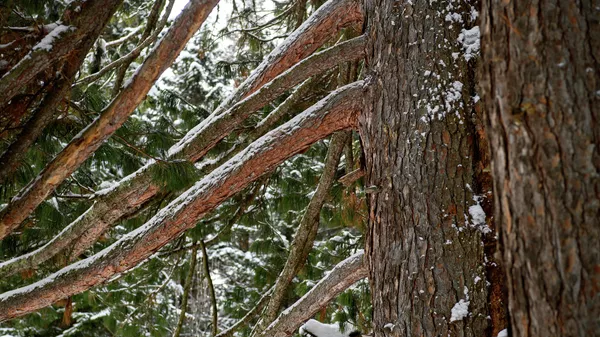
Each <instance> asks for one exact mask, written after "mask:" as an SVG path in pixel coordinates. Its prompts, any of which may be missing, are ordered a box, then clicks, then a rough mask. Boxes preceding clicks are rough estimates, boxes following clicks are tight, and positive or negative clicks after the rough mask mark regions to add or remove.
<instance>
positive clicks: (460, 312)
mask: <svg viewBox="0 0 600 337" xmlns="http://www.w3.org/2000/svg"><path fill="white" fill-rule="evenodd" d="M469 303H470V302H469V301H465V300H462V299H461V300H460V301H458V303H456V304H454V307H452V316H451V317H450V322H454V321H460V320H462V319H463V318H465V317H467V316H468V315H469Z"/></svg>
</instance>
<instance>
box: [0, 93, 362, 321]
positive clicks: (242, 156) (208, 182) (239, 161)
mask: <svg viewBox="0 0 600 337" xmlns="http://www.w3.org/2000/svg"><path fill="white" fill-rule="evenodd" d="M363 93H364V82H362V81H359V82H355V83H352V84H349V85H347V86H345V87H342V88H340V89H338V90H336V91H334V92H333V93H331V94H330V95H329V96H327V97H326V98H325V99H323V100H321V101H319V102H318V103H317V104H315V105H314V106H313V107H311V108H310V109H308V110H306V111H305V112H303V113H302V114H300V115H298V116H296V117H295V118H293V119H292V120H290V121H288V122H287V123H285V124H283V125H281V126H280V127H278V128H277V129H275V130H273V131H271V132H269V133H268V134H266V135H265V136H263V137H261V138H260V139H258V140H257V141H256V142H254V143H252V144H251V145H250V146H249V147H248V148H246V149H245V150H244V151H242V152H240V153H239V154H238V155H237V156H236V157H234V158H232V159H231V160H229V161H228V162H227V163H225V164H224V165H223V166H221V167H220V168H219V169H217V170H215V171H213V172H211V173H210V174H209V175H207V176H206V177H204V178H203V179H202V180H200V181H199V182H198V183H196V184H195V185H194V186H193V187H191V188H190V189H188V190H187V191H186V192H185V193H183V194H181V195H180V196H179V197H177V198H176V199H175V200H173V201H172V202H171V203H170V204H169V205H168V206H166V207H165V208H163V209H162V210H161V211H160V212H158V213H157V214H156V215H155V216H154V217H153V218H152V219H150V220H149V221H148V222H146V224H144V225H143V226H141V227H139V228H137V229H136V230H134V231H132V232H130V233H128V234H127V235H125V236H124V237H122V238H121V239H119V240H118V241H117V242H115V243H114V244H112V245H111V246H109V247H107V248H106V249H104V250H102V251H101V252H99V253H98V254H96V255H93V256H91V257H89V258H87V259H84V260H81V261H79V262H77V263H74V264H72V265H70V266H68V267H66V268H63V269H62V270H60V271H58V272H56V273H54V274H52V275H50V276H48V277H47V278H45V279H42V280H40V281H38V282H36V283H34V284H32V285H29V286H26V287H23V288H19V289H15V290H12V291H9V292H6V293H4V294H0V322H1V321H5V320H7V319H11V318H15V317H18V316H22V315H24V314H27V313H30V312H33V311H36V310H38V309H40V308H43V307H45V306H47V305H49V304H51V303H54V302H55V301H57V300H58V299H61V298H65V297H68V296H71V295H73V294H77V293H80V292H82V291H85V290H87V289H89V288H91V287H93V286H94V285H96V284H99V283H101V282H105V281H107V280H109V279H110V278H111V277H112V276H114V275H116V274H119V273H122V272H124V271H126V270H129V269H131V268H133V267H135V266H136V265H138V264H139V263H141V262H142V261H143V260H145V259H146V258H148V257H149V256H150V255H152V254H153V253H155V252H156V251H158V250H159V249H160V248H161V247H162V246H164V245H165V244H167V243H168V242H169V241H171V240H173V239H175V238H177V237H178V236H179V235H181V234H182V233H183V232H184V231H185V230H187V229H189V228H191V227H193V226H194V225H195V224H196V223H197V221H198V219H199V218H201V217H202V216H204V215H205V214H206V213H208V212H210V211H212V210H213V209H215V208H216V207H217V206H218V205H219V204H221V203H222V202H223V201H225V200H226V199H227V198H229V197H231V196H232V195H234V194H236V193H237V192H238V191H240V190H241V189H243V188H244V187H245V186H247V185H248V184H249V183H251V182H253V181H255V180H257V179H258V178H259V177H260V176H262V175H264V174H265V173H267V172H270V171H271V170H273V169H275V168H276V167H277V166H278V165H279V164H280V163H282V162H283V161H285V160H286V159H288V158H290V157H291V156H293V155H295V154H297V153H300V152H302V151H304V150H305V149H306V148H308V147H309V146H310V145H311V144H313V143H314V142H316V141H318V140H320V139H323V138H324V137H326V136H327V135H329V134H331V133H333V132H335V131H339V130H343V129H348V128H353V127H355V126H356V123H357V117H358V114H359V112H360V110H361V109H362V96H363Z"/></svg>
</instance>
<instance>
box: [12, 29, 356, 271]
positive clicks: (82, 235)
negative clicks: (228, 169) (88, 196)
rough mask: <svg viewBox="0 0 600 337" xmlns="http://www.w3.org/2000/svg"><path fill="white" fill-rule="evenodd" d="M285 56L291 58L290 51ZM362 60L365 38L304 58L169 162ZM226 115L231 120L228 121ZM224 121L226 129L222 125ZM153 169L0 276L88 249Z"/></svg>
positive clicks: (120, 186) (128, 206) (137, 197)
mask: <svg viewBox="0 0 600 337" xmlns="http://www.w3.org/2000/svg"><path fill="white" fill-rule="evenodd" d="M288 52H289V53H295V51H294V50H289V51H288ZM363 55H364V37H362V36H361V37H358V38H355V39H352V40H349V41H347V42H344V43H341V44H338V45H336V46H333V47H331V48H329V49H326V50H324V51H322V52H320V53H317V54H315V55H312V56H310V57H308V58H307V59H305V60H303V61H301V62H300V63H298V64H297V65H295V66H294V67H292V68H291V69H289V70H287V71H286V72H284V73H283V74H281V75H279V76H277V77H276V78H275V79H273V80H272V81H271V82H269V83H267V84H266V85H265V86H264V87H263V88H261V89H260V90H259V91H257V92H255V93H254V94H252V95H250V96H248V97H247V98H246V99H245V100H244V101H243V102H240V103H238V104H236V105H234V106H233V107H232V108H231V109H229V110H228V111H226V112H224V113H222V114H221V117H220V118H216V117H215V118H213V119H210V117H209V118H208V119H210V120H211V121H212V122H211V123H208V124H205V123H201V124H200V125H203V127H202V128H199V129H198V130H196V131H193V130H192V131H190V132H189V133H188V135H189V134H192V133H193V135H192V136H190V138H189V142H188V143H186V144H185V145H183V146H182V145H175V146H173V147H172V148H171V150H170V151H169V152H172V156H171V157H170V158H181V157H183V158H184V159H186V160H189V161H195V160H197V159H199V158H200V157H201V156H202V154H204V153H206V152H207V151H208V150H210V149H211V148H212V146H214V144H215V143H216V140H215V139H217V140H218V139H221V138H222V137H224V136H225V135H227V133H229V132H230V131H231V130H232V129H233V128H235V127H236V126H237V125H239V123H241V122H242V121H243V120H244V119H245V118H247V116H249V115H250V114H252V113H253V112H254V111H256V110H258V109H260V108H262V107H263V106H265V105H266V104H268V103H269V102H270V101H271V100H272V99H274V98H276V97H278V96H279V95H281V94H282V93H284V92H285V91H287V90H289V89H290V88H292V87H293V86H295V85H297V84H299V83H301V82H302V81H304V80H306V79H307V78H309V77H311V76H313V75H316V74H318V73H320V72H322V71H324V70H326V69H329V68H331V67H335V66H337V64H338V63H341V62H348V61H351V60H357V59H360V58H362V57H363ZM213 115H214V114H213ZM228 116H232V117H231V118H228ZM226 122H227V123H229V124H228V125H225V126H224V123H226ZM216 130H219V132H217V131H216ZM180 146H182V147H180ZM154 165H157V163H155V162H154V161H150V162H149V163H148V164H147V165H145V166H144V167H142V168H140V169H139V170H137V171H136V172H134V173H132V174H130V175H129V176H127V177H125V178H123V179H121V181H119V182H118V183H117V184H115V185H114V186H112V187H111V188H110V189H108V190H105V191H103V192H101V193H98V198H96V199H95V203H94V204H93V205H92V206H91V207H90V208H89V209H88V210H87V211H86V212H85V213H84V214H83V215H82V216H80V217H78V218H77V219H75V220H74V221H73V222H71V224H69V225H68V226H67V227H66V228H65V229H64V230H63V231H61V232H60V233H59V234H58V235H57V236H56V237H54V238H53V239H52V240H51V241H50V242H48V243H47V244H45V245H44V246H42V247H40V248H39V249H37V250H35V251H33V252H31V253H28V254H26V255H23V256H20V257H17V258H15V259H12V260H9V261H5V262H2V263H0V276H7V275H11V274H14V273H17V272H20V271H22V270H25V269H29V268H34V267H36V266H37V265H39V264H41V263H43V262H44V261H46V260H48V259H49V258H51V257H52V256H54V255H56V254H57V253H58V252H60V251H62V250H63V249H64V248H65V247H67V246H69V245H71V244H72V243H73V242H74V241H75V240H77V243H76V244H75V245H74V252H75V253H78V252H81V251H83V250H85V249H87V248H89V247H90V246H91V245H92V244H94V242H96V240H97V238H98V237H100V235H101V234H102V233H104V231H105V230H106V229H107V228H109V227H110V226H111V225H112V224H113V223H114V222H115V221H117V220H118V219H120V218H121V217H123V216H125V215H127V214H130V213H132V212H134V211H135V210H137V209H138V208H139V207H140V205H142V204H144V203H145V202H147V201H148V200H150V199H151V198H152V197H154V196H155V195H156V194H157V193H158V191H159V190H160V187H159V186H157V185H156V184H155V183H153V182H152V178H151V171H152V167H153V166H154ZM74 255H76V254H74Z"/></svg>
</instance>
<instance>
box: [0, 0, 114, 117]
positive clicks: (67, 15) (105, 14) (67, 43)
mask: <svg viewBox="0 0 600 337" xmlns="http://www.w3.org/2000/svg"><path fill="white" fill-rule="evenodd" d="M122 2H123V0H107V1H73V2H72V3H70V4H69V6H68V7H67V8H66V9H65V11H64V13H63V15H62V18H61V21H62V24H61V25H58V26H57V27H56V28H54V30H53V31H51V32H50V33H49V34H48V35H46V36H45V37H44V38H43V39H42V40H41V41H40V42H39V43H38V44H37V45H35V46H34V47H33V49H32V50H31V51H30V52H29V54H27V56H26V57H24V58H22V59H21V61H19V63H17V64H16V65H15V66H14V67H13V68H12V69H10V71H9V72H8V73H6V74H4V76H2V78H0V92H1V93H2V95H0V108H1V107H3V106H5V105H6V103H8V102H9V101H10V100H11V99H12V98H13V97H14V96H15V95H16V94H17V93H18V92H19V91H20V90H21V89H22V88H24V87H25V86H27V85H28V84H29V83H30V82H31V81H33V80H34V79H35V76H36V75H37V74H39V73H41V72H43V71H45V70H46V69H48V67H50V66H51V65H53V64H55V63H56V62H58V61H60V60H61V59H62V58H64V57H65V56H66V55H68V54H69V53H71V52H72V51H74V50H75V49H77V48H79V47H78V45H79V43H80V42H81V41H82V40H83V39H87V38H88V37H93V36H98V34H99V32H101V31H102V29H103V28H104V25H105V24H106V22H108V19H110V17H112V15H113V13H114V12H115V11H116V10H117V7H119V5H120V4H121V3H122ZM88 49H89V48H88Z"/></svg>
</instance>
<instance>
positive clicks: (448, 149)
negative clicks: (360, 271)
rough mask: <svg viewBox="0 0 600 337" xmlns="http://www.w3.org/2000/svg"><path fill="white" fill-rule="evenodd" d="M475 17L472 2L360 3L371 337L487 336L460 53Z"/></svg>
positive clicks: (468, 86)
mask: <svg viewBox="0 0 600 337" xmlns="http://www.w3.org/2000/svg"><path fill="white" fill-rule="evenodd" d="M473 10H475V8H473V7H471V6H470V5H468V4H466V3H465V2H460V3H459V2H453V1H437V2H434V1H428V0H413V1H394V0H366V1H365V18H366V19H367V20H366V21H367V32H366V33H365V35H367V36H368V37H369V43H368V46H367V54H366V55H367V59H366V62H367V79H368V80H369V81H370V84H371V86H370V91H369V93H368V95H367V97H366V101H365V104H364V106H365V111H364V113H363V115H362V116H361V118H360V128H359V129H360V133H361V138H362V143H363V146H364V154H365V159H366V163H365V165H366V167H365V169H366V181H365V186H366V192H367V193H368V194H367V201H368V206H369V228H368V231H367V237H366V252H365V253H366V254H365V256H366V258H367V263H368V268H369V281H370V284H371V291H372V294H373V295H372V296H373V298H372V301H373V309H374V312H373V328H374V335H375V336H376V337H380V336H387V337H389V336H411V337H412V336H444V337H445V336H489V335H491V333H492V331H491V328H490V323H489V322H488V315H489V305H488V298H487V297H488V289H487V286H486V275H485V262H484V247H483V242H482V232H489V231H490V229H489V228H488V226H487V224H486V220H489V219H486V217H485V214H482V212H481V207H480V206H479V202H480V201H477V200H479V199H480V198H482V199H484V198H486V197H487V195H488V193H487V192H488V191H487V190H485V189H484V188H485V185H482V184H481V182H480V179H481V177H480V176H479V175H478V172H479V171H480V170H479V169H478V168H479V166H480V164H481V163H479V162H478V160H479V158H480V156H479V155H478V153H479V151H481V149H479V148H478V145H479V143H478V142H477V134H476V130H477V128H476V124H475V123H476V120H477V119H476V118H475V111H474V106H475V100H474V99H473V97H474V96H475V95H476V93H475V91H474V88H475V82H474V72H473V70H472V69H473V68H474V67H475V64H474V63H475V60H474V58H475V57H474V56H475V55H472V53H473V52H475V50H469V51H466V52H465V49H463V47H462V43H459V42H458V41H459V40H460V39H463V40H464V39H465V38H466V37H468V38H470V36H467V35H468V34H467V33H468V32H466V31H465V28H466V29H467V30H469V29H470V28H472V27H476V26H477V23H476V22H474V17H473V16H472V15H471V12H472V11H473ZM475 31H476V32H478V30H477V27H476V28H475V29H474V30H473V32H475ZM461 33H462V37H459V36H460V34H461ZM477 38H478V36H477ZM475 41H478V40H477V39H476V40H475ZM464 42H465V43H468V42H470V40H469V41H464ZM469 52H470V53H469ZM453 53H454V55H453ZM471 57H472V58H471ZM469 59H470V61H469ZM476 199H477V200H476ZM470 214H473V215H475V217H473V216H472V215H470ZM491 235H493V234H491Z"/></svg>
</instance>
